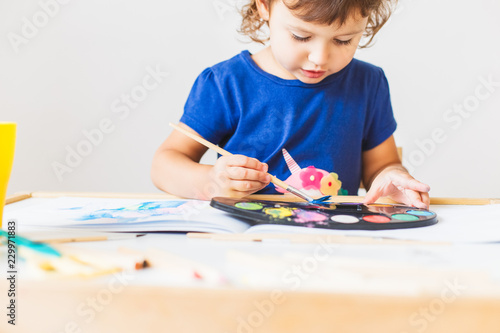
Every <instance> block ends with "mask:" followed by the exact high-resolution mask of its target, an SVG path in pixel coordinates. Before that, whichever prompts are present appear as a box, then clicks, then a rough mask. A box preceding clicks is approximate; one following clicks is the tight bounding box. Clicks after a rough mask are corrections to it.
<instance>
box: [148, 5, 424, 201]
mask: <svg viewBox="0 0 500 333" xmlns="http://www.w3.org/2000/svg"><path fill="white" fill-rule="evenodd" d="M390 5H391V3H390V0H349V1H342V0H252V1H250V3H249V4H247V5H246V6H245V7H244V8H243V11H242V13H243V23H242V32H244V33H246V34H247V35H249V36H250V37H251V38H252V39H253V40H254V41H259V42H263V39H262V38H261V36H260V28H261V27H262V26H263V25H264V24H267V25H268V27H269V38H268V39H269V46H267V47H266V48H264V49H263V50H261V51H260V52H258V53H256V54H250V53H249V52H248V51H243V52H242V53H240V54H239V55H237V56H235V57H233V58H232V59H229V60H227V61H224V62H222V63H219V64H217V65H215V66H213V67H211V68H207V69H206V70H205V71H203V72H202V73H201V75H200V76H199V77H198V79H197V80H196V82H195V83H194V86H193V88H192V90H191V93H190V95H189V98H188V100H187V102H186V105H185V109H184V114H183V116H182V118H181V120H180V122H181V123H180V125H179V126H181V127H183V128H185V129H187V130H189V131H193V132H196V133H198V134H199V135H201V136H202V137H204V138H205V139H207V140H208V141H210V142H212V143H215V144H218V145H219V146H221V147H223V148H224V149H226V150H227V151H229V152H231V153H233V154H235V155H233V156H230V157H227V156H222V157H220V158H218V160H217V162H216V163H215V165H202V164H200V163H199V161H200V159H201V157H202V156H203V154H204V153H205V151H206V150H207V149H206V148H205V147H204V146H202V145H201V144H199V143H197V142H195V141H194V140H192V139H190V138H189V137H187V136H185V135H184V134H182V133H179V132H178V131H173V132H172V133H171V134H170V136H169V137H168V138H167V139H166V140H165V142H163V143H162V145H161V146H160V148H159V149H158V151H157V152H156V154H155V157H154V160H153V167H152V179H153V182H154V184H155V185H156V186H157V187H158V188H160V189H161V190H163V191H166V192H169V193H172V194H175V195H178V196H182V197H188V198H198V199H210V198H212V197H215V196H229V197H244V196H247V195H249V194H252V193H255V192H259V193H276V190H275V187H274V186H273V185H272V184H271V185H269V182H270V177H269V175H268V174H267V172H269V173H271V174H273V175H276V177H278V178H279V179H283V180H285V179H287V178H288V177H289V176H290V175H291V173H290V170H289V168H288V167H287V164H286V162H285V159H284V158H283V154H282V149H283V148H284V149H286V150H287V151H288V153H289V154H290V156H292V157H293V159H294V160H295V161H296V162H297V164H298V165H299V166H300V167H301V168H305V167H311V166H314V167H315V168H318V169H322V170H326V171H327V172H334V173H336V174H337V175H338V179H339V180H340V181H341V182H342V188H343V189H344V190H346V191H347V193H348V194H351V195H356V194H357V191H358V188H359V185H360V180H362V181H363V183H364V185H365V187H366V188H367V189H368V192H367V195H366V197H365V200H364V203H372V202H374V201H375V200H377V199H378V198H379V197H381V196H388V197H390V198H391V199H393V200H395V201H398V202H402V203H405V204H409V205H414V206H416V207H420V208H427V207H428V205H429V195H428V191H429V189H430V188H429V186H428V185H425V184H423V183H421V182H419V181H417V180H415V179H414V178H413V177H411V176H410V175H409V174H408V172H407V171H406V169H405V168H403V166H402V165H401V162H400V159H399V157H398V154H397V149H396V145H395V142H394V138H393V132H394V131H395V129H396V122H395V119H394V116H393V113H392V107H391V102H390V95H389V87H388V82H387V79H386V77H385V75H384V73H383V71H382V70H381V69H380V68H378V67H375V66H373V65H370V64H368V63H365V62H362V61H359V60H356V59H354V58H353V57H354V53H355V51H356V49H357V47H358V45H359V43H360V39H361V37H362V36H363V34H365V36H367V37H371V39H370V41H371V40H372V39H373V36H374V35H375V34H376V32H377V31H378V30H379V29H380V28H381V27H382V25H383V24H384V23H385V22H386V21H387V19H388V17H389V15H390V8H391V6H390ZM370 41H369V42H370ZM308 170H309V169H308ZM310 170H316V169H314V168H311V169H310ZM311 179H314V175H313V176H312V177H311Z"/></svg>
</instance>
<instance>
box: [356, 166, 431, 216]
mask: <svg viewBox="0 0 500 333" xmlns="http://www.w3.org/2000/svg"><path fill="white" fill-rule="evenodd" d="M430 189H431V188H430V186H429V185H427V184H424V183H421V182H419V181H418V180H416V179H415V178H413V177H412V176H410V174H409V173H408V171H406V169H405V168H404V167H403V166H401V165H391V166H388V167H387V168H385V169H384V170H382V172H380V173H379V174H378V175H377V176H376V177H375V179H374V180H373V182H372V184H371V186H370V190H369V191H368V192H367V193H366V196H365V199H364V200H363V203H364V204H370V203H374V202H375V201H376V200H377V199H378V198H380V197H389V198H391V199H392V200H394V201H397V202H401V203H403V204H405V205H410V206H414V207H417V208H424V209H428V208H429V204H430V199H429V193H428V192H429V191H430Z"/></svg>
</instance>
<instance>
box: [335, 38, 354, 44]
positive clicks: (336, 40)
mask: <svg viewBox="0 0 500 333" xmlns="http://www.w3.org/2000/svg"><path fill="white" fill-rule="evenodd" d="M351 42H352V38H351V39H349V40H340V39H335V43H336V44H337V45H350V44H351Z"/></svg>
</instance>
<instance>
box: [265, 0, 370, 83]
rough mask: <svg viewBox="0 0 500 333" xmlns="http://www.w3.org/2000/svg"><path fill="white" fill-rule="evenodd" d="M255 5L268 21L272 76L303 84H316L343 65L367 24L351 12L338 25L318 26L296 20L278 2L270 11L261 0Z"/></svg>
mask: <svg viewBox="0 0 500 333" xmlns="http://www.w3.org/2000/svg"><path fill="white" fill-rule="evenodd" d="M257 4H258V8H259V13H260V15H261V17H262V18H263V19H265V20H268V22H269V30H270V42H271V43H270V49H271V53H272V56H273V58H274V59H273V63H274V66H275V68H274V70H273V72H274V73H273V74H275V75H277V76H278V77H281V78H283V79H288V80H294V79H298V80H300V81H302V82H304V83H318V82H320V81H322V80H323V79H324V78H326V77H327V76H329V75H331V74H334V73H337V72H338V71H340V70H341V69H343V68H344V67H345V66H347V65H348V64H349V63H350V62H351V60H352V58H353V57H354V53H355V52H356V49H357V47H358V44H359V42H360V40H361V37H362V36H363V32H364V31H365V28H366V25H367V22H368V18H367V17H362V16H361V15H360V14H358V13H355V15H351V16H350V17H349V18H348V19H347V20H346V22H345V23H344V25H342V26H338V24H336V23H335V22H334V23H333V24H332V25H320V24H317V23H311V22H305V21H303V20H301V19H299V18H297V17H296V16H294V15H293V14H292V12H291V11H290V10H289V9H288V8H287V7H286V6H285V4H283V2H282V0H276V1H274V2H273V4H272V8H271V10H270V11H269V9H268V8H266V6H265V5H263V3H262V2H261V1H257ZM353 14H354V13H353Z"/></svg>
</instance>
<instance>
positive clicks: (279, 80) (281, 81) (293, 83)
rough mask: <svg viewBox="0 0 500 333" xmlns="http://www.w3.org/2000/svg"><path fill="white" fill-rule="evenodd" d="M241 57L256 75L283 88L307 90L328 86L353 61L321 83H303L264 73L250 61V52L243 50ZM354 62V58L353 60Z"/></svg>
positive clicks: (345, 70)
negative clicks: (303, 88)
mask: <svg viewBox="0 0 500 333" xmlns="http://www.w3.org/2000/svg"><path fill="white" fill-rule="evenodd" d="M241 56H242V57H243V59H244V60H245V61H246V62H247V63H248V64H249V65H250V67H251V68H253V69H254V70H255V71H256V72H257V73H259V74H260V75H262V76H265V77H266V78H268V79H270V80H272V81H274V82H276V83H278V84H281V85H284V86H295V87H307V88H315V87H319V86H322V85H325V84H329V83H331V82H333V81H335V80H336V79H337V78H338V77H340V76H341V75H342V74H344V73H345V72H347V70H348V68H349V67H351V65H352V63H353V61H352V60H351V62H349V64H347V66H345V67H344V68H342V69H341V70H340V71H338V72H337V73H334V74H331V75H329V76H328V77H326V78H325V79H323V80H322V81H321V82H318V83H304V82H302V81H300V80H297V79H295V80H286V79H282V78H280V77H278V76H276V75H273V74H270V73H268V72H266V71H264V70H263V69H262V68H260V67H259V66H258V65H257V64H256V63H255V61H254V60H253V59H252V55H251V54H250V52H249V51H248V50H244V51H242V52H241ZM353 60H354V58H353Z"/></svg>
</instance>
